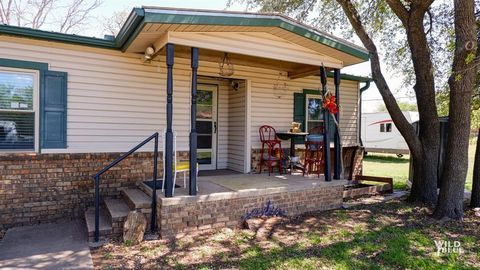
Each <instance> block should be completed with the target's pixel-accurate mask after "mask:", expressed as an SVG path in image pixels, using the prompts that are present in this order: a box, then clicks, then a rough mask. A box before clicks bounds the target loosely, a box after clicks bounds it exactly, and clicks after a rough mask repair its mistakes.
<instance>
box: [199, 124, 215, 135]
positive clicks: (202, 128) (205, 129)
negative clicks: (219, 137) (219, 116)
mask: <svg viewBox="0 0 480 270" xmlns="http://www.w3.org/2000/svg"><path fill="white" fill-rule="evenodd" d="M197 133H198V134H212V122H211V121H197Z"/></svg>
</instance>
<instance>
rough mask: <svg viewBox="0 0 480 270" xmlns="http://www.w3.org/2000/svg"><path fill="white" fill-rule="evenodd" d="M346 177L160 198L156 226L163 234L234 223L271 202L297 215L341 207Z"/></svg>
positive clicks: (167, 234) (169, 235)
mask: <svg viewBox="0 0 480 270" xmlns="http://www.w3.org/2000/svg"><path fill="white" fill-rule="evenodd" d="M345 183H346V181H332V182H323V183H322V184H321V185H319V186H316V187H310V188H308V189H305V188H304V189H293V190H288V189H287V188H285V187H281V188H271V189H262V190H253V191H252V190H246V191H237V192H223V193H214V194H209V195H201V196H195V197H190V196H179V197H173V198H163V197H162V198H159V200H158V206H157V207H158V208H157V211H158V227H159V232H160V236H161V237H162V238H170V237H174V236H176V235H179V234H181V233H187V232H190V231H198V230H209V229H216V228H222V227H237V226H239V225H240V224H241V217H242V216H243V215H244V214H245V213H247V212H248V211H251V210H252V209H254V208H263V207H265V205H266V204H267V202H268V201H270V202H271V203H272V206H274V207H279V208H280V209H282V210H284V211H286V212H287V215H288V216H296V215H299V214H302V213H306V212H312V211H322V210H330V209H336V208H340V207H341V205H342V201H343V185H344V184H345Z"/></svg>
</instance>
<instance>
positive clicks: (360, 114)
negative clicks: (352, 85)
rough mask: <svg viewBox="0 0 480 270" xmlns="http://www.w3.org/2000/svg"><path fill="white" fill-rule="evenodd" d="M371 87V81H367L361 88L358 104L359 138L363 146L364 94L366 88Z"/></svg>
mask: <svg viewBox="0 0 480 270" xmlns="http://www.w3.org/2000/svg"><path fill="white" fill-rule="evenodd" d="M368 88H370V81H366V82H365V85H364V86H363V87H362V88H360V104H359V105H358V119H359V122H358V139H359V140H360V146H363V141H362V94H363V92H364V91H365V90H367V89H368Z"/></svg>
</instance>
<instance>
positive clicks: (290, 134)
mask: <svg viewBox="0 0 480 270" xmlns="http://www.w3.org/2000/svg"><path fill="white" fill-rule="evenodd" d="M307 135H308V132H290V131H286V132H277V137H278V138H280V139H282V140H288V139H290V138H293V137H306V136H307Z"/></svg>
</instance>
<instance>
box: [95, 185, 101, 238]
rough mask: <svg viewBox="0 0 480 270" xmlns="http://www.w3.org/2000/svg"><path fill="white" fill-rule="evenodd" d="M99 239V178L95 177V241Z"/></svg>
mask: <svg viewBox="0 0 480 270" xmlns="http://www.w3.org/2000/svg"><path fill="white" fill-rule="evenodd" d="M99 240H100V178H99V177H98V176H96V177H95V242H97V243H98V242H99Z"/></svg>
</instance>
